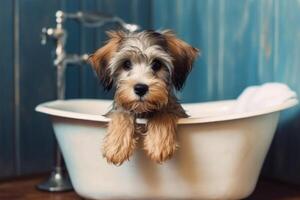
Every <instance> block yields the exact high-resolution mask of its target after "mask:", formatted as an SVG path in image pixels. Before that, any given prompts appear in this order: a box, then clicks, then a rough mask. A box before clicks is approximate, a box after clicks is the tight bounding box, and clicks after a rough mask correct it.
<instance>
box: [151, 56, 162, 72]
mask: <svg viewBox="0 0 300 200" xmlns="http://www.w3.org/2000/svg"><path fill="white" fill-rule="evenodd" d="M161 67H162V63H161V62H160V61H159V60H157V59H155V60H153V62H152V64H151V68H152V70H153V71H155V72H156V71H158V70H160V68H161Z"/></svg>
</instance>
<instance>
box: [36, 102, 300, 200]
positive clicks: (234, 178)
mask: <svg viewBox="0 0 300 200" xmlns="http://www.w3.org/2000/svg"><path fill="white" fill-rule="evenodd" d="M111 103H112V102H111V101H105V100H87V99H82V100H66V101H52V102H47V103H43V104H40V105H39V106H37V108H36V110H37V111H38V112H42V113H46V114H48V115H50V116H51V119H52V120H53V127H54V131H55V135H56V137H57V140H58V143H59V145H60V148H61V150H62V153H63V156H64V159H65V162H66V166H67V169H68V171H69V174H70V177H71V181H72V184H73V186H74V188H75V191H76V192H77V193H78V194H79V195H80V196H82V197H84V198H88V199H205V200H208V199H241V198H245V197H247V196H248V195H249V194H251V192H252V191H253V189H254V187H255V185H256V182H257V178H258V175H259V173H260V170H261V167H262V164H263V161H264V159H265V156H266V153H267V151H268V149H269V146H270V143H271V141H272V138H273V135H274V132H275V129H276V125H277V122H278V118H279V114H280V111H282V110H284V109H286V108H289V107H292V106H293V105H295V104H297V100H289V101H287V102H285V103H283V104H281V105H278V106H273V107H270V108H266V109H263V110H259V111H256V112H248V113H242V114H230V112H229V109H230V108H232V106H234V104H235V101H219V102H210V103H197V104H183V106H184V108H185V109H186V110H187V112H188V114H189V115H190V116H191V117H190V118H186V119H180V120H179V122H178V124H179V126H178V129H179V130H178V140H179V144H180V148H179V149H178V151H177V152H176V155H175V157H174V158H173V159H171V160H169V161H167V162H166V163H164V164H162V165H158V164H155V163H153V162H152V161H150V160H149V159H148V158H147V156H146V155H145V153H144V152H143V150H142V148H141V147H139V148H138V150H137V151H136V152H135V154H134V155H133V157H132V158H131V159H130V161H129V162H125V163H124V164H123V165H122V166H119V167H116V166H113V165H109V164H107V163H106V160H105V159H103V158H102V154H101V142H102V139H103V136H104V135H105V131H106V125H107V122H108V121H109V119H108V118H105V117H103V116H102V114H105V113H106V112H107V111H108V110H109V108H110V106H111ZM138 122H139V123H144V121H142V120H139V121H138Z"/></svg>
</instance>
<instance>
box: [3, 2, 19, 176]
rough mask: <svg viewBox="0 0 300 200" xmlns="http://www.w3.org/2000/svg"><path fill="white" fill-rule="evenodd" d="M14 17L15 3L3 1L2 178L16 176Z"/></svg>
mask: <svg viewBox="0 0 300 200" xmlns="http://www.w3.org/2000/svg"><path fill="white" fill-rule="evenodd" d="M12 16H13V1H11V0H4V1H2V2H1V7H0V29H1V37H0V49H1V50H0V92H1V98H0V155H1V156H0V172H1V173H0V178H4V177H9V176H12V175H14V174H15V166H14V163H15V162H14V158H15V154H14V124H13V122H14V115H13V114H14V90H13V89H12V88H13V87H14V79H13V77H14V70H13V67H14V62H13V41H14V40H13V36H14V34H13V24H14V23H13V17H12Z"/></svg>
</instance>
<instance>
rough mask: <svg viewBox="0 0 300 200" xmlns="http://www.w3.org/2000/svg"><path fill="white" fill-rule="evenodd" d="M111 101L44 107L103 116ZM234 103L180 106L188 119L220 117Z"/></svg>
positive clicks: (77, 102)
mask: <svg viewBox="0 0 300 200" xmlns="http://www.w3.org/2000/svg"><path fill="white" fill-rule="evenodd" d="M112 103H113V102H112V101H111V100H66V101H57V102H56V103H52V104H48V105H46V107H48V108H50V109H56V110H60V111H66V112H73V113H81V114H86V115H97V116H99V115H102V116H103V115H105V114H106V113H107V112H108V111H110V110H111V108H112ZM234 103H235V101H233V100H229V101H219V102H210V103H189V104H182V106H183V108H184V109H185V111H186V112H187V114H188V115H189V116H190V118H203V117H213V116H220V115H222V114H225V113H227V112H229V110H230V108H231V107H232V106H233V105H234Z"/></svg>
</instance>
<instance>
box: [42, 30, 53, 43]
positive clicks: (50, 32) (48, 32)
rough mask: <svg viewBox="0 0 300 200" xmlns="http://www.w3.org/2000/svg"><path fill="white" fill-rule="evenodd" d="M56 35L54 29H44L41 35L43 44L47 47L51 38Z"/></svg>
mask: <svg viewBox="0 0 300 200" xmlns="http://www.w3.org/2000/svg"><path fill="white" fill-rule="evenodd" d="M53 35H54V29H53V28H46V27H44V28H42V34H41V44H42V45H45V44H47V42H48V38H49V37H51V36H52V37H53Z"/></svg>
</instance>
